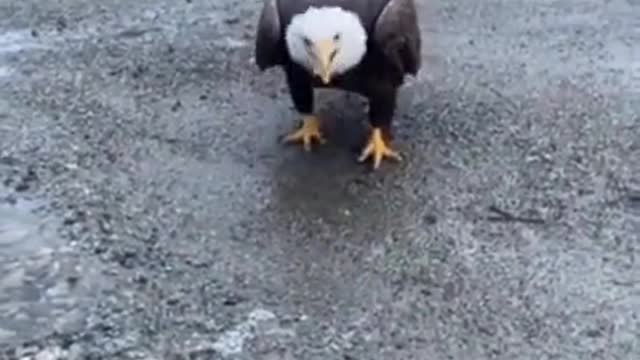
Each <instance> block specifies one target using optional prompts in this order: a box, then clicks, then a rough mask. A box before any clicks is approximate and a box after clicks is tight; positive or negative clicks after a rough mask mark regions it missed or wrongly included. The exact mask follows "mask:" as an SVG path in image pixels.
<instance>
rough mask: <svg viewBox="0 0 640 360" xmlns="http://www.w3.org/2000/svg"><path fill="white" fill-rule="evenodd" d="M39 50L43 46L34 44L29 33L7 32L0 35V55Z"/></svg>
mask: <svg viewBox="0 0 640 360" xmlns="http://www.w3.org/2000/svg"><path fill="white" fill-rule="evenodd" d="M41 48H45V46H43V45H42V44H39V43H38V42H36V41H35V39H34V38H33V36H31V33H30V32H29V31H25V30H22V31H8V32H5V33H1V34H0V55H2V54H10V53H16V52H20V51H22V50H28V49H41Z"/></svg>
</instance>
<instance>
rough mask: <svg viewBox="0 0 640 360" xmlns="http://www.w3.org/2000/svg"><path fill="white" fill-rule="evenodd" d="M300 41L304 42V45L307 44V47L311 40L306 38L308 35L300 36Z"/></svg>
mask: <svg viewBox="0 0 640 360" xmlns="http://www.w3.org/2000/svg"><path fill="white" fill-rule="evenodd" d="M302 41H303V42H304V45H305V46H307V47H310V46H311V40H309V38H308V37H303V38H302Z"/></svg>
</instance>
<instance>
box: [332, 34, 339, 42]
mask: <svg viewBox="0 0 640 360" xmlns="http://www.w3.org/2000/svg"><path fill="white" fill-rule="evenodd" d="M338 40H340V33H337V34H335V35H333V41H338Z"/></svg>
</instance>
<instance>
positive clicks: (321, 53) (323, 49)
mask: <svg viewBox="0 0 640 360" xmlns="http://www.w3.org/2000/svg"><path fill="white" fill-rule="evenodd" d="M335 51H336V44H335V42H333V41H331V40H322V41H319V42H317V43H316V44H315V53H316V60H317V61H316V66H315V69H314V70H313V72H314V73H315V75H318V76H320V79H322V82H323V83H325V84H328V83H329V82H330V81H331V76H332V75H333V56H334V55H335Z"/></svg>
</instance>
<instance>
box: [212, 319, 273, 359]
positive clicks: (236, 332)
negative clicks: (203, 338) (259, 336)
mask: <svg viewBox="0 0 640 360" xmlns="http://www.w3.org/2000/svg"><path fill="white" fill-rule="evenodd" d="M275 317H276V316H275V314H273V313H272V312H270V311H267V310H264V309H256V310H254V311H252V312H251V313H250V314H249V317H248V319H247V321H245V322H243V323H241V324H239V325H237V326H236V327H235V328H233V329H231V330H229V331H227V332H225V333H224V334H222V336H221V337H220V339H218V341H216V342H215V343H214V344H213V349H214V350H216V351H218V352H219V353H220V354H222V355H223V356H229V355H233V354H237V353H240V352H242V348H243V347H244V343H245V341H247V340H248V339H251V338H252V337H254V336H255V329H256V326H257V325H258V323H259V322H262V321H266V320H271V319H275Z"/></svg>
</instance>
